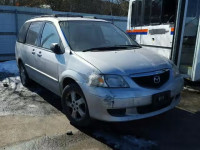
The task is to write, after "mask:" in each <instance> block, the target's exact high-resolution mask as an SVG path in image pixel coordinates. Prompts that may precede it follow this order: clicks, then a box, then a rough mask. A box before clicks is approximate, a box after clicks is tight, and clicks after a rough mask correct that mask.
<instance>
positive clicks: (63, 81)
mask: <svg viewBox="0 0 200 150" xmlns="http://www.w3.org/2000/svg"><path fill="white" fill-rule="evenodd" d="M86 80H87V79H86V76H84V75H81V74H79V73H78V72H75V71H73V70H67V71H65V72H63V73H62V74H61V76H60V79H59V81H60V90H61V93H62V91H63V89H64V88H65V87H66V86H67V85H69V84H71V83H76V84H77V85H78V86H79V87H80V88H81V87H82V86H81V84H83V83H86ZM81 90H82V88H81ZM82 91H83V90H82Z"/></svg>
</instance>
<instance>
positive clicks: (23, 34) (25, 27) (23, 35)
mask: <svg viewBox="0 0 200 150" xmlns="http://www.w3.org/2000/svg"><path fill="white" fill-rule="evenodd" d="M30 24H31V23H30V22H27V23H25V24H24V25H23V26H22V27H21V29H20V31H19V34H18V38H17V42H20V43H25V40H26V34H27V31H28V28H29V26H30Z"/></svg>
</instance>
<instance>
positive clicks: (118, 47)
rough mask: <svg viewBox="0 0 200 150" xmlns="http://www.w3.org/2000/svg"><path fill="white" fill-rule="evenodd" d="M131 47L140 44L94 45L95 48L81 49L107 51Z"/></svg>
mask: <svg viewBox="0 0 200 150" xmlns="http://www.w3.org/2000/svg"><path fill="white" fill-rule="evenodd" d="M133 47H140V46H137V45H116V46H109V47H95V48H89V49H86V50H83V52H87V51H100V50H104V51H109V50H117V49H127V48H133Z"/></svg>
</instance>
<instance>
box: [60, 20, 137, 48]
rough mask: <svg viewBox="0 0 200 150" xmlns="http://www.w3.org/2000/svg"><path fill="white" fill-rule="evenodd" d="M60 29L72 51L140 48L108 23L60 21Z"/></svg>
mask: <svg viewBox="0 0 200 150" xmlns="http://www.w3.org/2000/svg"><path fill="white" fill-rule="evenodd" d="M60 27H61V29H62V32H63V33H64V35H65V38H66V40H67V42H68V44H69V46H70V47H71V49H72V50H74V51H84V50H89V49H95V48H103V47H117V46H123V47H125V46H127V47H128V46H129V48H130V47H131V46H132V47H140V46H139V45H138V44H137V43H136V42H135V41H133V40H132V39H130V38H129V37H128V36H127V35H126V34H125V33H124V32H123V31H121V30H120V29H118V28H117V27H116V26H114V25H113V24H111V23H108V22H99V21H62V22H60ZM122 49H123V48H122Z"/></svg>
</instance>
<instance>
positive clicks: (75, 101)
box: [62, 83, 90, 127]
mask: <svg viewBox="0 0 200 150" xmlns="http://www.w3.org/2000/svg"><path fill="white" fill-rule="evenodd" d="M62 108H63V112H64V113H65V115H66V116H67V118H68V119H69V121H70V122H71V123H72V124H74V125H76V126H82V127H85V126H88V125H89V124H90V116H89V111H88V106H87V102H86V100H85V96H84V94H83V92H82V90H81V89H80V87H79V86H78V85H77V84H75V83H73V84H69V85H67V86H66V87H65V88H64V90H63V93H62Z"/></svg>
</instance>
